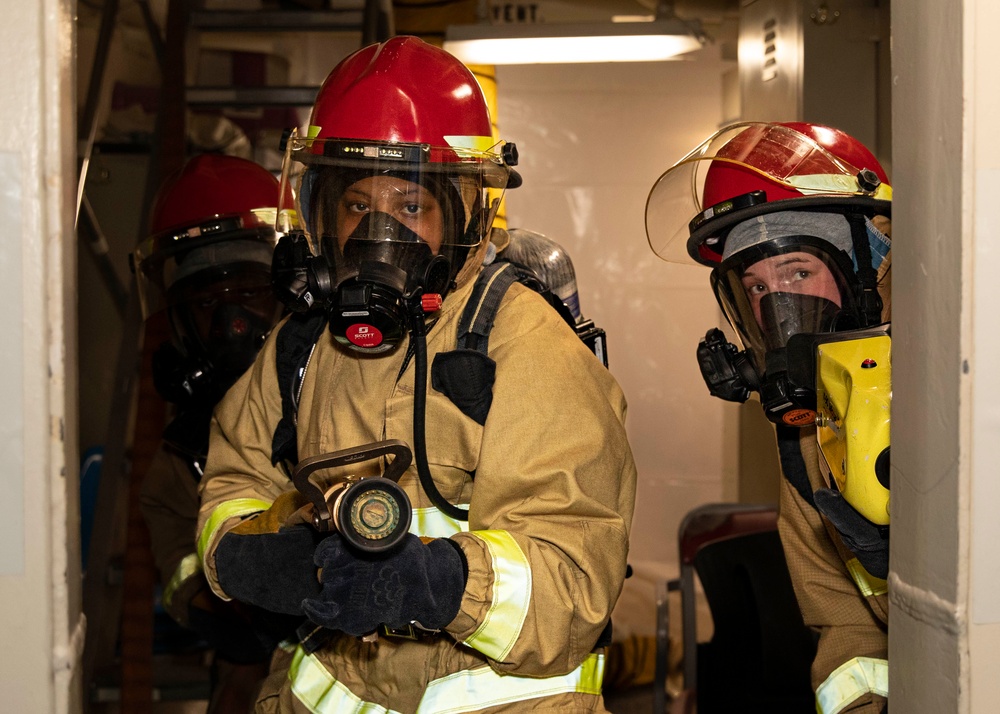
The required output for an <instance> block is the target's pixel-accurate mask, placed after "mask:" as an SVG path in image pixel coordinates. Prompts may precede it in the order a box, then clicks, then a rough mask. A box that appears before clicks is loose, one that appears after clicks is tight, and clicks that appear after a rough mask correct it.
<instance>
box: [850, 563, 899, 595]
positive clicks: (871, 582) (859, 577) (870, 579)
mask: <svg viewBox="0 0 1000 714" xmlns="http://www.w3.org/2000/svg"><path fill="white" fill-rule="evenodd" d="M846 565H847V569H848V570H849V571H850V573H851V577H852V578H853V579H854V584H855V585H857V586H858V590H860V591H861V594H862V595H864V596H865V597H872V596H873V595H885V594H886V593H887V592H889V585H888V583H886V581H885V580H883V579H882V578H876V577H875V576H874V575H872V574H871V573H869V572H868V571H867V570H865V566H863V565H862V564H861V562H860V561H859V560H858V559H857V558H851V559H850V560H848V561H847V563H846Z"/></svg>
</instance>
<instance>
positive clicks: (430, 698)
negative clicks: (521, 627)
mask: <svg viewBox="0 0 1000 714" xmlns="http://www.w3.org/2000/svg"><path fill="white" fill-rule="evenodd" d="M288 679H289V681H290V684H291V690H292V694H294V695H295V697H296V698H297V699H298V700H299V701H300V702H302V704H303V705H304V706H305V707H306V708H307V709H308V710H309V711H310V712H312V713H313V714H343V713H345V712H346V713H348V714H398V712H396V711H395V710H393V709H389V708H387V707H384V706H381V705H380V704H373V703H372V702H366V701H364V700H363V699H361V698H360V697H359V696H357V695H356V694H354V693H353V692H351V690H350V689H348V688H347V687H346V686H344V685H343V684H341V683H340V682H338V681H337V679H336V678H335V677H334V676H333V675H332V674H330V672H329V671H328V670H327V669H326V667H324V666H323V665H322V664H321V663H320V661H319V660H318V659H317V658H316V656H315V655H308V654H306V653H305V651H304V650H303V649H302V648H301V647H299V648H298V649H297V650H296V651H295V655H294V656H293V657H292V665H291V667H290V668H289V670H288ZM603 681H604V655H602V654H591V655H589V656H588V657H587V659H585V660H584V661H583V664H581V665H580V666H579V667H577V668H576V669H575V670H573V671H572V672H570V673H569V674H564V675H562V676H558V677H545V678H538V677H516V676H513V675H502V674H497V673H496V672H494V671H493V670H492V669H491V668H490V667H489V666H483V667H477V668H476V669H473V670H466V671H462V672H456V673H455V674H450V675H448V676H446V677H441V678H440V679H435V680H434V681H432V682H430V684H428V685H427V689H426V691H425V692H424V696H423V698H422V699H421V700H420V705H419V706H418V707H417V714H461V713H462V712H474V711H478V710H480V709H484V708H486V707H490V706H498V705H501V704H512V703H514V702H522V701H527V700H529V699H538V698H539V697H550V696H554V695H557V694H572V693H578V694H592V695H594V696H596V695H598V694H600V693H601V685H602V683H603Z"/></svg>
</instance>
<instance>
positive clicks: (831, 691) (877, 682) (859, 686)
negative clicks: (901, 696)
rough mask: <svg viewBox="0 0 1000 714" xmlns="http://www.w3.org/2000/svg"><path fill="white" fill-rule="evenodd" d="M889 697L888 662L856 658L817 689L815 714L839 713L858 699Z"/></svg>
mask: <svg viewBox="0 0 1000 714" xmlns="http://www.w3.org/2000/svg"><path fill="white" fill-rule="evenodd" d="M869 692H871V693H872V694H878V695H879V696H882V697H888V696H889V662H888V661H887V660H884V659H875V658H874V657H856V658H854V659H852V660H849V661H847V662H845V663H844V664H842V665H840V666H839V667H837V669H835V670H834V671H833V673H832V674H831V675H830V676H829V677H827V678H826V681H825V682H823V684H821V685H819V688H818V689H817V690H816V711H817V712H819V714H838V712H842V711H843V710H844V708H845V707H847V706H849V705H850V704H851V702H853V701H854V700H855V699H857V698H858V697H860V696H862V695H864V694H868V693H869Z"/></svg>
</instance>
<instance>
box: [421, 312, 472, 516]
mask: <svg viewBox="0 0 1000 714" xmlns="http://www.w3.org/2000/svg"><path fill="white" fill-rule="evenodd" d="M410 315H411V321H410V339H411V340H413V348H414V352H413V357H414V364H413V371H414V375H413V456H414V460H415V461H416V462H417V475H418V476H419V477H420V485H421V486H422V487H423V489H424V491H425V492H426V493H427V496H428V497H429V498H430V499H431V502H433V503H434V505H435V506H437V507H438V508H439V509H441V512H442V513H444V514H445V515H446V516H450V517H451V518H454V519H456V520H459V521H467V520H469V511H468V509H465V508H459V507H458V506H455V505H453V504H451V503H448V501H447V499H445V497H444V496H442V495H441V492H440V491H438V488H437V486H436V485H435V484H434V479H433V478H432V477H431V469H430V466H429V465H428V463H427V442H426V438H425V419H424V416H425V411H426V407H427V326H426V325H425V324H424V312H423V310H422V309H421V308H420V301H419V299H418V300H417V301H416V307H415V308H414V309H412V310H411V311H410Z"/></svg>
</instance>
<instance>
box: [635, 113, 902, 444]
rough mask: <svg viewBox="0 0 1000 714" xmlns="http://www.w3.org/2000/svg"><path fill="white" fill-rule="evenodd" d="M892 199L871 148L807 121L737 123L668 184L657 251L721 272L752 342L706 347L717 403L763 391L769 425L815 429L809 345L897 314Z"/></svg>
mask: <svg viewBox="0 0 1000 714" xmlns="http://www.w3.org/2000/svg"><path fill="white" fill-rule="evenodd" d="M891 199H892V189H891V187H890V186H889V184H888V179H887V177H886V175H885V172H884V171H883V169H882V167H881V166H880V165H879V163H878V161H877V160H876V159H875V157H874V156H873V155H872V154H871V153H870V152H869V151H868V150H867V149H866V148H865V147H864V146H863V145H862V144H861V143H860V142H858V141H857V140H855V139H854V138H853V137H850V136H849V135H847V134H845V133H844V132H841V131H839V130H836V129H832V128H830V127H824V126H820V125H815V124H806V123H788V124H769V123H757V122H750V123H743V124H735V125H733V126H730V127H726V128H724V129H722V130H720V131H719V132H717V133H716V134H715V135H713V136H712V137H709V139H707V140H706V141H705V142H703V143H702V144H701V145H699V146H698V147H697V148H696V149H695V150H694V151H692V152H691V153H690V154H688V155H687V156H686V157H684V158H683V159H682V160H681V161H679V162H678V163H677V164H675V165H674V166H673V167H671V168H670V169H669V170H668V171H667V172H665V173H664V174H663V176H661V177H660V179H659V180H658V181H657V182H656V184H655V185H654V186H653V189H652V190H651V191H650V195H649V198H648V200H647V206H646V231H647V235H648V238H649V243H650V247H651V248H652V249H653V250H654V252H656V253H657V255H659V256H660V257H661V258H663V259H664V260H667V261H671V262H678V263H688V264H690V263H691V262H696V263H700V264H702V265H706V266H710V267H711V268H712V269H713V272H712V285H713V289H714V291H715V294H716V297H717V299H718V301H719V304H720V306H721V307H722V309H723V311H724V313H725V315H726V317H727V318H728V320H729V322H730V324H731V325H732V326H733V328H734V330H735V331H736V333H737V337H738V339H739V341H740V342H742V344H743V347H744V350H743V351H742V352H741V351H740V350H739V348H737V347H736V346H735V345H732V344H730V343H729V342H728V340H727V339H726V338H725V336H724V335H723V333H722V332H721V331H720V330H718V329H715V330H711V331H709V333H708V335H707V336H706V338H705V340H704V341H703V342H702V343H701V344H700V345H699V348H698V359H699V363H700V366H701V370H702V374H703V376H704V377H705V381H706V383H707V384H708V386H709V390H710V392H711V393H712V394H713V395H715V396H718V397H720V398H723V399H727V400H731V401H745V400H746V399H747V398H748V397H749V395H750V393H751V392H758V393H759V394H760V396H761V401H762V403H763V405H764V410H765V413H766V414H767V415H768V417H769V418H770V419H771V420H772V421H775V422H778V423H786V424H795V425H798V426H804V425H807V424H811V423H812V418H813V417H814V416H815V414H814V412H813V407H814V405H815V389H814V385H812V384H800V383H799V382H797V381H796V378H795V373H796V368H797V367H799V366H801V365H803V364H810V363H811V360H812V355H811V354H810V353H809V352H808V349H806V348H803V349H801V350H800V349H799V347H800V346H801V345H802V344H805V340H806V339H807V337H808V336H809V335H820V334H829V333H831V332H841V331H845V330H855V329H860V328H869V327H873V326H876V325H879V324H881V323H883V322H887V321H888V319H889V318H888V277H889V266H890V262H889V238H888V235H889V217H890V215H891ZM800 336H803V337H800ZM810 346H811V345H810ZM807 381H808V380H807Z"/></svg>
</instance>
